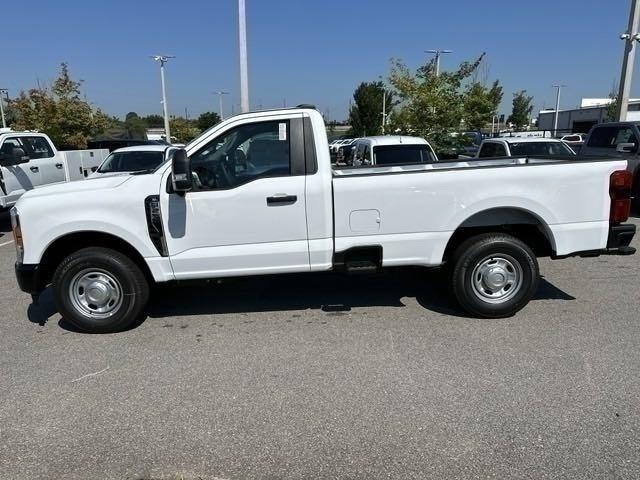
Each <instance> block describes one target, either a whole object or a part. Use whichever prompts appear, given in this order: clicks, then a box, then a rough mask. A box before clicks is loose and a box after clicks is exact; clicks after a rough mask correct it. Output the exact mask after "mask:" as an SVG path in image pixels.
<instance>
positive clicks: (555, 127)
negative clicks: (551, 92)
mask: <svg viewBox="0 0 640 480" xmlns="http://www.w3.org/2000/svg"><path fill="white" fill-rule="evenodd" d="M563 87H566V85H554V86H553V88H555V89H557V91H556V111H555V112H554V115H553V134H554V135H555V136H556V137H557V136H558V110H560V91H561V90H562V88H563Z"/></svg>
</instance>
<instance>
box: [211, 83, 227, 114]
mask: <svg viewBox="0 0 640 480" xmlns="http://www.w3.org/2000/svg"><path fill="white" fill-rule="evenodd" d="M213 93H215V94H216V95H218V106H219V107H220V120H224V113H223V112H222V96H223V95H228V94H229V92H225V91H223V90H218V91H217V92H213Z"/></svg>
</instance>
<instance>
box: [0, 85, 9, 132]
mask: <svg viewBox="0 0 640 480" xmlns="http://www.w3.org/2000/svg"><path fill="white" fill-rule="evenodd" d="M3 94H4V95H6V96H7V100H8V99H9V91H8V90H7V89H6V88H0V115H1V116H2V128H7V121H6V120H5V118H4V106H3V105H2V101H3V100H2V95H3Z"/></svg>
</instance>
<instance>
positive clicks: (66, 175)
mask: <svg viewBox="0 0 640 480" xmlns="http://www.w3.org/2000/svg"><path fill="white" fill-rule="evenodd" d="M108 154H109V151H108V150H73V151H66V152H61V151H58V150H57V149H56V147H55V146H54V145H53V142H52V141H51V139H50V138H49V137H48V136H47V135H45V134H44V133H37V132H15V131H13V130H11V129H8V128H6V129H5V128H1V129H0V210H2V209H6V208H9V207H11V206H12V205H14V204H15V203H16V202H17V201H18V199H19V198H20V197H21V196H22V194H24V193H25V192H27V191H29V190H33V189H36V188H40V187H43V186H45V185H54V184H56V183H64V182H70V181H73V180H81V179H84V178H86V177H87V176H89V174H91V172H93V171H95V170H96V169H97V168H98V166H99V165H100V164H101V163H102V161H103V160H104V159H105V157H106V156H107V155H108Z"/></svg>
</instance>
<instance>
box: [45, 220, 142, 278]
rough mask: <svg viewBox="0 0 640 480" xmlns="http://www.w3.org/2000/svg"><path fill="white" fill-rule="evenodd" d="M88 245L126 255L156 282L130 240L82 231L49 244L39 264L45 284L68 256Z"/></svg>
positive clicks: (102, 233) (108, 234)
mask: <svg viewBox="0 0 640 480" xmlns="http://www.w3.org/2000/svg"><path fill="white" fill-rule="evenodd" d="M88 247H104V248H109V249H111V250H115V251H117V252H120V253H122V254H124V255H126V256H127V257H129V258H130V259H131V260H132V261H133V262H134V263H135V264H136V265H137V266H138V267H139V268H140V270H141V271H142V273H143V274H144V276H145V277H146V279H147V281H148V282H149V284H152V283H153V282H154V279H153V275H152V274H151V270H150V269H149V266H148V265H147V262H146V261H145V260H144V257H143V256H142V255H141V254H140V252H139V251H138V250H137V249H136V248H135V247H134V246H133V245H131V244H130V243H129V242H127V241H126V240H124V239H122V238H120V237H118V236H116V235H113V234H110V233H104V232H97V231H82V232H74V233H69V234H67V235H63V236H62V237H58V238H57V239H55V240H54V241H53V242H51V243H50V244H49V245H48V246H47V248H46V250H45V251H44V253H43V255H42V258H41V260H40V264H39V269H40V281H41V283H43V286H44V285H46V284H48V283H50V282H51V279H52V278H53V274H54V272H55V270H56V268H58V265H60V263H62V261H63V260H64V259H65V258H66V257H68V256H69V255H71V254H72V253H75V252H77V251H79V250H82V249H84V248H88Z"/></svg>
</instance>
